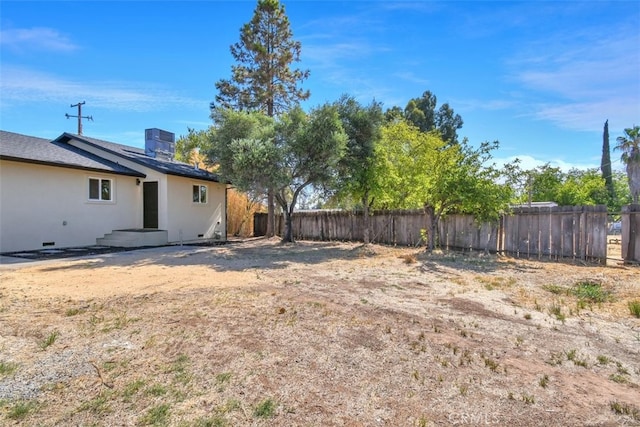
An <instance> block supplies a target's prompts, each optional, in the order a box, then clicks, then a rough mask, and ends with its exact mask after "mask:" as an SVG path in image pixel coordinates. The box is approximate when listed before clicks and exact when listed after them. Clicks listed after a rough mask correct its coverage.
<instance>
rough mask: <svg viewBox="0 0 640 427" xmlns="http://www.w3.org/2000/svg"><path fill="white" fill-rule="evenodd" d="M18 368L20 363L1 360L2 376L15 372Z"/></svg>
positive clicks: (0, 371)
mask: <svg viewBox="0 0 640 427" xmlns="http://www.w3.org/2000/svg"><path fill="white" fill-rule="evenodd" d="M16 369H18V364H17V363H13V362H0V377H3V376H5V375H11V374H13V373H14V372H15V371H16Z"/></svg>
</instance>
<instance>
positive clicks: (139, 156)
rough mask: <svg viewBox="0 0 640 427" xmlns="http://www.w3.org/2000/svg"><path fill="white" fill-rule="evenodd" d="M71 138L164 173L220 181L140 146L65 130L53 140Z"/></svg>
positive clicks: (62, 141) (206, 173)
mask: <svg viewBox="0 0 640 427" xmlns="http://www.w3.org/2000/svg"><path fill="white" fill-rule="evenodd" d="M72 139H74V140H77V141H80V142H84V143H85V144H89V145H91V146H94V147H97V148H100V149H102V150H105V151H108V152H110V153H112V154H115V155H117V156H120V157H122V158H125V159H127V160H130V161H132V162H134V163H138V164H140V165H143V166H146V167H148V168H150V169H153V170H155V171H158V172H162V173H166V174H168V175H176V176H183V177H187V178H197V179H201V180H205V181H214V182H220V178H219V177H218V175H216V174H214V173H211V172H209V171H207V170H204V169H196V168H195V167H194V166H193V165H190V164H187V163H182V162H178V161H175V160H174V161H170V160H164V159H160V158H153V157H149V156H147V155H146V154H145V152H144V149H142V148H136V147H130V146H128V145H122V144H116V143H114V142H109V141H103V140H100V139H96V138H90V137H87V136H85V135H76V134H71V133H67V132H65V133H63V134H62V135H61V136H59V137H58V138H56V139H55V140H54V142H57V143H60V144H67V143H68V142H69V141H70V140H72Z"/></svg>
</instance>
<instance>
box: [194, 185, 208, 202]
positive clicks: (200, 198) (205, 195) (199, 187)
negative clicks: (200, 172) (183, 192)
mask: <svg viewBox="0 0 640 427" xmlns="http://www.w3.org/2000/svg"><path fill="white" fill-rule="evenodd" d="M196 188H197V191H198V194H197V197H196ZM203 188H204V193H203V192H202V189H203ZM196 198H197V200H196ZM203 198H204V201H203ZM191 203H193V204H194V205H199V206H201V205H207V204H209V186H208V185H205V184H193V185H191Z"/></svg>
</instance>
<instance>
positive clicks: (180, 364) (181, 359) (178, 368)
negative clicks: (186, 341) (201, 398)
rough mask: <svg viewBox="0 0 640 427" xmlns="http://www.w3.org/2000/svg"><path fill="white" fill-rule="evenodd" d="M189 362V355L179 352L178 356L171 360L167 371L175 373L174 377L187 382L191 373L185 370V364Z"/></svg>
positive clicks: (184, 382) (183, 382) (181, 381)
mask: <svg viewBox="0 0 640 427" xmlns="http://www.w3.org/2000/svg"><path fill="white" fill-rule="evenodd" d="M188 363H189V357H188V356H187V355H185V354H181V355H179V356H178V358H177V359H176V360H175V361H174V362H173V364H172V365H171V368H170V369H169V372H173V373H174V375H175V379H176V380H177V381H178V382H180V383H182V384H187V383H188V382H189V381H191V375H190V374H189V372H188V371H187V364H188Z"/></svg>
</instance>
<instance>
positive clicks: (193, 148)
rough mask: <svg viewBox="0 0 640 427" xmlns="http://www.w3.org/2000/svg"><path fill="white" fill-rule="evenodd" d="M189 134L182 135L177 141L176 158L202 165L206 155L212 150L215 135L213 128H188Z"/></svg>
mask: <svg viewBox="0 0 640 427" xmlns="http://www.w3.org/2000/svg"><path fill="white" fill-rule="evenodd" d="M187 130H188V133H187V135H184V136H183V135H181V136H180V137H179V138H178V140H177V141H176V159H177V160H179V161H181V162H185V163H198V165H199V166H201V163H202V161H203V160H206V158H205V157H204V155H205V154H206V153H207V152H208V151H209V150H211V144H212V141H213V137H214V131H213V129H212V128H209V129H206V130H199V131H196V130H195V129H191V128H187Z"/></svg>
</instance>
